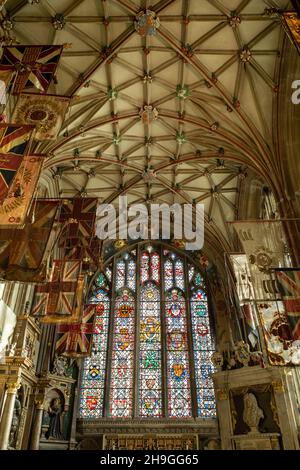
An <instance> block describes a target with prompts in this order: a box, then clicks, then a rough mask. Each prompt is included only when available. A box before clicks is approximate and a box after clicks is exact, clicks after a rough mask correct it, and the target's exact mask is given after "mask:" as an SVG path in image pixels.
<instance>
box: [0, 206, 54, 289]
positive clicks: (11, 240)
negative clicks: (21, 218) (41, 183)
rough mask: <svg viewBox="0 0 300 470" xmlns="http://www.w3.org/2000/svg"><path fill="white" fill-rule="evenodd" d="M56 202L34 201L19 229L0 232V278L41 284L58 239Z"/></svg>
mask: <svg viewBox="0 0 300 470" xmlns="http://www.w3.org/2000/svg"><path fill="white" fill-rule="evenodd" d="M58 207H59V202H56V201H39V200H38V201H37V202H36V204H34V205H33V207H32V209H31V212H30V214H29V217H28V218H27V223H26V225H25V227H24V228H23V229H1V230H0V270H1V272H2V279H5V280H6V281H19V282H43V281H45V279H46V268H47V260H48V257H49V254H50V253H51V251H52V248H53V245H54V242H55V239H56V238H57V236H58V230H59V225H58V223H57V222H55V218H56V215H57V211H58Z"/></svg>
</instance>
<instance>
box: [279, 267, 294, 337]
mask: <svg viewBox="0 0 300 470" xmlns="http://www.w3.org/2000/svg"><path fill="white" fill-rule="evenodd" d="M276 276H277V280H278V284H279V289H280V292H281V295H282V298H283V303H284V306H285V311H286V314H287V319H288V323H289V325H290V329H291V332H292V337H293V339H294V340H295V341H297V340H300V269H278V270H276Z"/></svg>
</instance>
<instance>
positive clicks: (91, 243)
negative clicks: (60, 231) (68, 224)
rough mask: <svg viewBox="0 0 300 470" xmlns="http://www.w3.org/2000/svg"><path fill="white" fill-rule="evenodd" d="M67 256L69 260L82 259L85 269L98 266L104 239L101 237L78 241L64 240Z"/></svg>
mask: <svg viewBox="0 0 300 470" xmlns="http://www.w3.org/2000/svg"><path fill="white" fill-rule="evenodd" d="M63 245H64V250H65V258H66V259H68V260H81V261H82V269H83V271H89V270H91V268H92V267H93V266H94V267H96V268H97V267H98V266H99V262H100V252H101V245H102V240H99V238H96V237H94V238H91V239H90V240H88V239H84V240H80V241H79V242H76V240H75V239H69V240H66V241H63Z"/></svg>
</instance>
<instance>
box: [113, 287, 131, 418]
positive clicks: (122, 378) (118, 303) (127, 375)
mask: <svg viewBox="0 0 300 470" xmlns="http://www.w3.org/2000/svg"><path fill="white" fill-rule="evenodd" d="M134 329H135V301H134V298H133V296H132V294H131V293H130V292H129V290H127V289H123V290H122V291H120V292H119V293H118V295H117V297H116V300H115V306H114V326H113V346H112V360H111V380H110V396H109V414H110V416H111V417H113V418H130V417H131V415H132V402H133V366H134V337H135V332H134Z"/></svg>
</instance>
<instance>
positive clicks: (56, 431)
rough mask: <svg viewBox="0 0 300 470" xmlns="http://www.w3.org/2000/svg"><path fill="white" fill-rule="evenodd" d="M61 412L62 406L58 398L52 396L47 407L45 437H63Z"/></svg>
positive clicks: (58, 438)
mask: <svg viewBox="0 0 300 470" xmlns="http://www.w3.org/2000/svg"><path fill="white" fill-rule="evenodd" d="M61 413H62V406H61V401H60V399H59V398H53V400H52V401H51V403H50V406H49V409H48V415H49V417H50V422H49V428H48V431H47V432H46V434H45V437H46V439H50V438H52V439H57V440H61V439H63V435H62V432H61V422H60V418H61Z"/></svg>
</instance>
